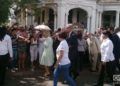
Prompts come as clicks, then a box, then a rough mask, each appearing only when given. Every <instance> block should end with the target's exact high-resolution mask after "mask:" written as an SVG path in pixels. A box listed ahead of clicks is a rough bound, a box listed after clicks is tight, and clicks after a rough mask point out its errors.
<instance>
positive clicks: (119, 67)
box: [115, 58, 120, 72]
mask: <svg viewBox="0 0 120 86" xmlns="http://www.w3.org/2000/svg"><path fill="white" fill-rule="evenodd" d="M115 63H116V67H117V68H118V69H119V72H120V63H119V58H116V59H115Z"/></svg>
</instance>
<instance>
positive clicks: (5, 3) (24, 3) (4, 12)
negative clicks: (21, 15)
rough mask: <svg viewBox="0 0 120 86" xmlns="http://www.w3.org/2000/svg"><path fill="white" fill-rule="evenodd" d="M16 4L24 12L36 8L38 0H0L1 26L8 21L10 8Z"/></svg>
mask: <svg viewBox="0 0 120 86" xmlns="http://www.w3.org/2000/svg"><path fill="white" fill-rule="evenodd" d="M14 2H15V3H16V4H17V5H18V7H20V9H21V10H23V9H25V8H27V7H34V6H35V5H34V3H37V2H38V0H0V24H2V23H5V22H6V21H7V20H8V15H9V8H10V6H11V5H12V3H14ZM31 5H32V6H31ZM16 12H19V11H16Z"/></svg>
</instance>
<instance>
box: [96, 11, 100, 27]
mask: <svg viewBox="0 0 120 86" xmlns="http://www.w3.org/2000/svg"><path fill="white" fill-rule="evenodd" d="M96 28H99V12H98V11H97V12H96Z"/></svg>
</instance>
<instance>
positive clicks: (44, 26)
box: [34, 25, 51, 30]
mask: <svg viewBox="0 0 120 86" xmlns="http://www.w3.org/2000/svg"><path fill="white" fill-rule="evenodd" d="M34 28H35V29H36V30H51V29H50V28H49V27H48V26H47V25H38V26H36V27H34Z"/></svg>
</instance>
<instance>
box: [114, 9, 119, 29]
mask: <svg viewBox="0 0 120 86" xmlns="http://www.w3.org/2000/svg"><path fill="white" fill-rule="evenodd" d="M119 22H120V12H119V11H116V22H115V27H119Z"/></svg>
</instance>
